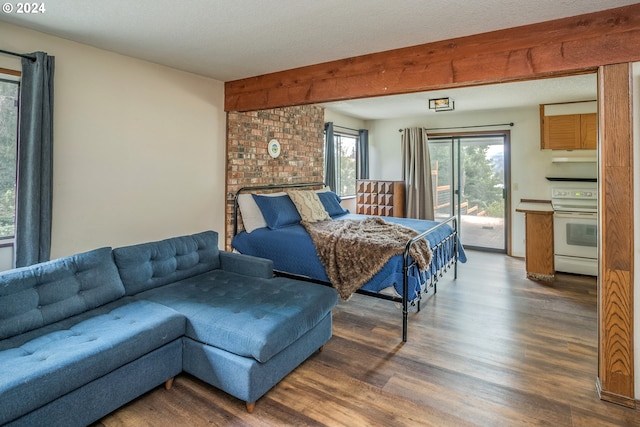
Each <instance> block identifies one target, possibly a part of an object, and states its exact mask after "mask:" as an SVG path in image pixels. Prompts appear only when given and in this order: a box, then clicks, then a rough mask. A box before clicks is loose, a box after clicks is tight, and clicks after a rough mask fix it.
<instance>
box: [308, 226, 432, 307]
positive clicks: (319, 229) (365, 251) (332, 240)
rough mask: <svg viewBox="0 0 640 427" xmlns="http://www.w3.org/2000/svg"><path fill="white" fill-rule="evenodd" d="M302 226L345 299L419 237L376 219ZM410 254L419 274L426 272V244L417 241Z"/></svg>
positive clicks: (405, 229)
mask: <svg viewBox="0 0 640 427" xmlns="http://www.w3.org/2000/svg"><path fill="white" fill-rule="evenodd" d="M301 224H302V225H303V226H304V228H305V229H306V230H307V232H308V233H309V235H310V236H311V239H312V240H313V243H314V245H315V247H316V251H317V252H318V257H319V258H320V261H321V262H322V264H323V265H324V267H325V269H326V271H327V276H328V277H329V280H330V281H331V284H332V285H333V287H334V288H335V289H336V290H337V291H338V293H339V294H340V297H341V298H342V299H344V300H347V299H349V298H350V297H351V295H352V294H353V293H354V292H355V291H356V290H358V289H359V288H360V287H362V285H364V284H365V283H366V282H367V281H369V280H370V279H371V278H372V277H373V276H374V275H375V274H376V273H377V272H379V271H380V269H382V267H383V266H384V265H385V264H386V262H387V261H388V260H389V259H390V258H391V257H393V256H395V255H402V254H403V253H404V250H405V246H406V244H407V241H409V239H411V238H413V237H415V236H417V235H418V234H419V233H418V232H417V231H415V230H412V229H410V228H407V227H404V226H402V225H399V224H395V223H390V222H386V221H385V220H383V219H382V218H379V217H369V218H366V219H364V220H361V221H360V220H338V221H320V222H306V221H303V222H301ZM409 255H410V256H411V258H413V259H414V260H415V261H416V263H417V265H418V268H419V269H420V271H425V270H426V269H427V268H428V267H429V263H430V262H431V256H432V253H431V248H430V247H429V242H428V241H427V240H426V239H420V240H419V241H418V242H416V243H414V244H413V245H412V246H411V249H410V251H409Z"/></svg>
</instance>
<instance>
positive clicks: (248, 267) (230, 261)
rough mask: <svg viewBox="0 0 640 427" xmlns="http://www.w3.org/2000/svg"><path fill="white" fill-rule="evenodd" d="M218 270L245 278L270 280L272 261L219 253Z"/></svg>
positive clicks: (230, 253) (223, 252) (224, 252)
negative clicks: (241, 275)
mask: <svg viewBox="0 0 640 427" xmlns="http://www.w3.org/2000/svg"><path fill="white" fill-rule="evenodd" d="M220 268H222V269H223V270H225V271H228V272H231V273H237V274H243V275H245V276H253V277H260V278H264V279H270V278H272V277H273V261H271V260H270V259H265V258H258V257H255V256H251V255H243V254H238V253H235V252H227V251H220Z"/></svg>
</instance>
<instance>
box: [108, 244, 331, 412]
mask: <svg viewBox="0 0 640 427" xmlns="http://www.w3.org/2000/svg"><path fill="white" fill-rule="evenodd" d="M114 259H115V262H116V265H118V268H119V270H120V275H121V277H122V279H123V283H124V286H125V289H126V292H127V294H130V295H131V294H133V295H135V298H138V299H144V300H148V301H153V302H156V303H159V304H162V305H165V306H167V307H170V308H172V309H173V310H175V311H176V312H179V313H181V314H183V315H184V316H185V317H186V319H187V323H186V332H185V338H184V339H183V342H184V353H183V368H184V370H185V371H186V372H188V373H190V374H192V375H195V376H197V377H199V378H200V379H202V380H204V381H206V382H208V383H210V384H211V385H213V386H215V387H217V388H220V389H222V390H224V391H226V392H227V393H229V394H231V395H233V396H235V397H237V398H239V399H242V400H244V401H245V402H246V403H247V409H248V410H249V411H252V410H253V406H254V403H255V401H256V400H257V399H258V398H260V397H261V396H262V395H263V394H264V393H266V392H267V391H268V390H269V389H270V388H272V387H273V386H274V385H275V384H277V383H278V382H279V381H280V380H281V379H282V378H283V377H284V376H286V375H287V374H288V373H289V372H291V371H292V370H293V369H295V368H296V367H297V366H298V365H299V364H300V363H302V362H303V361H304V360H305V359H307V358H308V357H309V356H310V355H311V354H313V353H314V352H315V351H317V350H318V349H319V348H321V347H322V346H323V345H324V344H325V343H326V342H327V341H328V340H329V338H330V337H331V326H332V325H331V310H332V308H333V307H334V306H335V304H336V303H337V293H336V291H335V290H334V289H333V288H330V287H325V286H321V285H317V284H312V283H307V282H303V281H298V280H293V279H288V278H282V277H273V266H272V263H271V261H269V260H265V259H261V258H255V257H251V256H246V255H241V254H236V253H231V252H225V251H218V235H217V233H215V232H212V231H209V232H204V233H199V234H195V235H192V236H183V237H176V238H172V239H167V240H163V241H159V242H151V243H145V244H141V245H134V246H129V247H125V248H116V249H114Z"/></svg>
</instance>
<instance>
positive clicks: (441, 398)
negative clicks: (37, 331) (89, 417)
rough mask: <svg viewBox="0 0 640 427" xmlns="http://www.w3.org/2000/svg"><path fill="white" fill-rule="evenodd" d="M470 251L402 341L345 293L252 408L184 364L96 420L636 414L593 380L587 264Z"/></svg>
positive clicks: (363, 420)
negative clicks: (563, 269) (543, 277)
mask: <svg viewBox="0 0 640 427" xmlns="http://www.w3.org/2000/svg"><path fill="white" fill-rule="evenodd" d="M468 255H469V256H468V257H469V261H468V262H467V263H466V264H461V265H460V266H459V270H458V280H456V281H453V280H452V276H453V275H452V274H448V275H447V276H446V277H445V278H444V279H443V280H442V281H441V282H440V283H439V285H438V292H437V294H435V295H433V294H430V295H428V296H427V298H426V300H424V301H423V304H422V311H421V312H419V313H412V314H411V315H410V320H409V341H408V342H407V343H405V344H402V341H401V326H400V325H401V312H400V309H399V308H398V307H397V306H396V305H395V304H394V303H391V302H389V301H383V300H378V299H374V298H370V297H366V296H363V295H354V296H353V297H352V299H351V300H350V301H348V302H341V303H340V304H339V305H338V307H337V308H336V309H335V310H334V317H333V319H334V329H333V337H332V338H331V340H330V341H329V342H328V343H327V345H325V347H324V350H323V351H322V352H320V353H316V354H314V355H313V356H311V357H310V358H309V359H308V360H307V361H305V362H304V363H303V364H302V365H301V366H300V367H298V369H296V370H295V371H294V372H292V373H291V374H290V375H288V376H287V377H286V378H285V379H284V380H283V381H281V382H280V383H279V384H278V385H277V386H276V387H274V388H273V389H272V390H270V391H269V392H268V393H267V394H266V395H265V396H263V397H262V398H261V399H259V400H258V402H257V404H256V408H255V412H254V413H253V414H248V413H247V412H246V410H245V406H244V402H241V401H239V400H237V399H235V398H233V397H231V396H229V395H227V394H225V393H223V392H221V391H219V390H216V389H214V388H213V387H211V386H209V385H207V384H205V383H203V382H201V381H199V380H197V379H195V378H193V377H191V376H189V375H187V374H181V375H180V376H178V377H177V378H176V381H175V383H174V385H173V388H172V389H171V390H169V391H167V390H165V389H164V388H163V387H161V386H159V387H158V388H156V389H154V390H152V391H151V392H149V393H147V394H146V395H144V396H142V397H141V398H139V399H137V400H135V401H134V402H132V403H130V404H129V405H127V406H125V407H123V408H121V409H119V410H118V411H116V412H114V413H113V414H110V415H109V416H107V417H105V418H104V419H102V420H100V421H99V422H97V423H96V424H95V426H96V427H98V426H100V427H102V426H104V427H116V426H182V425H189V426H283V425H291V426H438V427H443V426H444V427H448V426H456V427H459V426H509V427H512V426H554V427H555V426H599V427H600V426H602V427H607V426H640V411H636V410H633V409H628V408H624V407H622V406H618V405H615V404H611V403H605V402H602V401H600V400H599V399H598V396H597V393H596V388H595V381H596V376H597V329H596V328H597V323H596V281H595V279H594V278H585V277H582V276H574V275H562V274H560V275H558V277H557V279H556V281H555V282H554V283H552V284H550V285H548V284H540V283H536V282H533V281H530V280H527V279H526V278H525V268H524V261H522V260H520V259H515V258H509V257H506V256H503V255H499V254H488V253H482V252H476V251H473V252H471V251H470V253H469V254H468ZM450 273H451V272H450Z"/></svg>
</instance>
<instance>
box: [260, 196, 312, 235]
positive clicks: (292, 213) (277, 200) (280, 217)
mask: <svg viewBox="0 0 640 427" xmlns="http://www.w3.org/2000/svg"><path fill="white" fill-rule="evenodd" d="M253 199H254V200H255V201H256V204H257V205H258V207H259V208H260V211H261V212H262V216H263V217H264V220H265V222H266V223H267V227H269V228H270V229H272V230H274V229H276V228H281V227H284V226H286V225H291V224H297V223H299V222H300V221H302V218H301V217H300V214H299V213H298V209H296V205H294V204H293V202H292V201H291V199H290V198H289V196H288V195H284V196H276V197H273V196H260V195H258V194H253Z"/></svg>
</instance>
